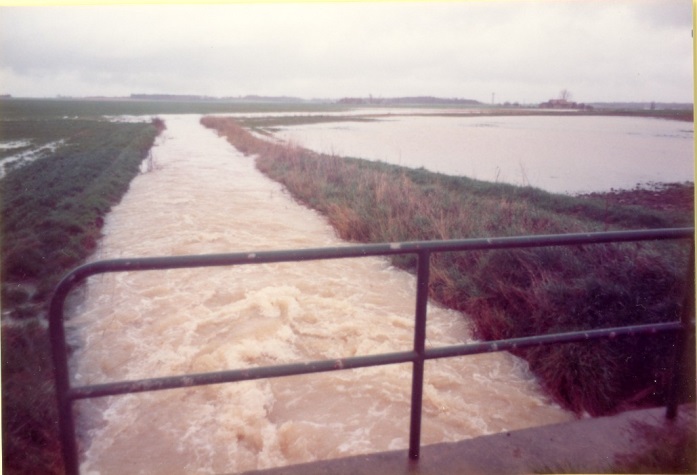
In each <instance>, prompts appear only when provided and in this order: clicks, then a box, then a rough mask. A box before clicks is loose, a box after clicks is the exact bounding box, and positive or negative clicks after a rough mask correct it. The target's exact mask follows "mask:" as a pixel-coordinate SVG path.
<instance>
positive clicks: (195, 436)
mask: <svg viewBox="0 0 697 475" xmlns="http://www.w3.org/2000/svg"><path fill="white" fill-rule="evenodd" d="M165 119H166V123H167V130H166V131H165V132H164V134H163V136H161V138H160V139H159V141H158V144H157V145H156V147H155V148H154V150H153V157H152V162H151V164H150V165H151V167H149V168H150V169H151V171H149V172H148V173H144V174H142V175H140V176H138V177H137V178H136V179H135V180H134V181H133V183H132V185H131V188H130V190H129V192H128V193H127V195H126V196H125V198H124V199H123V201H122V202H121V203H120V204H119V205H117V206H116V207H115V208H114V209H113V211H112V212H111V213H110V214H109V216H108V217H107V220H106V224H105V228H104V232H105V237H104V238H103V240H102V241H101V244H100V247H99V251H98V253H97V255H96V257H95V258H96V259H101V258H117V257H125V256H129V257H135V256H138V257H140V256H160V255H185V254H200V253H220V252H235V251H259V250H268V249H290V248H305V247H323V246H341V245H345V243H342V242H341V241H340V240H338V238H337V237H336V236H335V234H334V233H333V231H332V229H331V228H330V226H329V225H328V224H327V223H326V221H325V220H324V219H323V218H322V217H321V216H319V215H318V214H316V213H315V212H313V211H311V210H308V209H306V208H304V207H301V206H299V205H298V204H296V203H294V202H293V201H292V200H291V199H290V198H289V197H288V196H287V195H286V193H285V192H284V191H283V189H282V187H281V186H280V185H278V184H277V183H275V182H272V181H270V180H268V179H267V178H265V177H264V176H263V175H261V174H260V173H259V172H258V171H256V169H255V168H254V164H253V160H252V158H249V157H245V156H243V155H241V154H240V153H239V152H237V151H236V150H235V149H234V148H232V147H231V146H230V145H229V144H227V142H225V141H224V140H223V139H221V138H219V137H217V136H216V135H215V134H214V133H213V132H212V131H210V130H207V129H204V128H203V127H202V126H200V125H199V123H198V119H199V117H197V116H171V117H165ZM414 295H415V279H414V278H413V277H412V276H410V275H408V274H406V273H404V272H401V271H398V270H396V269H394V268H393V267H391V266H390V264H389V263H388V262H387V261H386V260H383V259H379V258H362V259H349V260H333V261H314V262H306V263H292V264H291V263H284V264H274V265H271V264H264V265H258V266H241V267H236V268H214V269H206V270H200V269H199V270H176V271H164V272H163V271H160V272H140V273H125V274H106V275H101V276H95V277H92V278H90V280H89V281H88V285H87V287H86V289H85V295H84V297H83V298H82V299H81V301H80V303H79V304H78V305H76V307H75V308H74V309H72V311H71V314H72V317H71V319H70V322H69V324H70V329H71V335H72V337H73V338H74V339H75V340H76V341H78V342H79V344H80V346H79V348H78V349H77V351H76V352H75V353H74V355H73V359H72V367H73V370H72V373H73V375H72V378H73V384H75V385H80V384H93V383H99V382H106V381H118V380H125V379H136V378H144V377H155V376H165V375H176V374H185V373H198V372H207V371H216V370H223V369H233V368H243V367H252V366H260V365H270V364H279V363H289V362H300V361H307V360H315V359H324V358H337V357H347V356H354V355H364V354H373V353H382V352H392V351H405V350H410V349H411V347H412V344H413V343H412V341H413V337H412V329H413V312H414ZM428 318H429V323H428V334H427V339H428V341H427V345H428V346H429V347H435V346H439V345H446V344H454V343H459V342H463V341H467V340H470V339H471V337H470V333H469V330H468V325H467V321H466V318H465V317H464V316H463V315H461V314H459V313H455V312H452V311H448V310H444V309H442V308H438V307H437V306H434V305H431V306H429V315H428ZM410 377H411V366H410V365H408V364H403V365H395V366H387V367H379V368H368V369H360V370H351V371H339V372H333V373H323V374H316V375H308V376H296V377H287V378H279V379H272V380H261V381H254V382H244V383H232V384H227V385H214V386H205V387H201V388H189V389H177V390H168V391H160V392H155V393H141V394H135V395H126V396H117V397H110V398H103V399H99V400H94V401H90V402H80V403H79V404H78V419H79V427H80V433H81V436H80V437H81V446H82V449H83V459H84V460H83V462H82V470H83V472H84V473H101V474H123V473H148V474H151V473H162V474H165V473H167V474H177V473H226V472H238V471H244V470H251V469H258V468H267V467H274V466H281V465H287V464H292V463H298V462H305V461H311V460H317V459H326V458H333V457H339V456H345V455H350V454H359V453H367V452H374V451H382V450H389V449H405V448H406V447H407V446H408V432H409V405H410V390H411V382H410V381H411V379H410ZM571 417H572V416H571V415H570V414H569V413H567V412H565V411H562V410H561V409H559V408H558V407H556V406H554V405H552V404H550V402H549V401H547V400H546V399H545V398H544V397H543V396H542V395H541V392H540V389H539V387H538V385H537V383H536V382H535V380H534V379H533V378H532V377H531V375H530V373H529V372H528V370H527V368H526V366H525V364H524V363H523V362H522V361H520V360H518V359H516V358H514V357H512V356H511V355H508V354H490V355H480V356H475V357H466V358H457V359H448V360H439V361H432V362H428V364H427V366H426V383H425V388H424V418H423V432H422V442H423V443H425V444H428V443H435V442H440V441H452V440H460V439H463V438H468V437H473V436H478V435H482V434H487V433H493V432H498V431H504V430H512V429H516V428H523V427H529V426H533V425H541V424H547V423H554V422H560V421H565V420H569V419H571Z"/></svg>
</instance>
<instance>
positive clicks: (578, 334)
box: [49, 228, 694, 474]
mask: <svg viewBox="0 0 697 475" xmlns="http://www.w3.org/2000/svg"><path fill="white" fill-rule="evenodd" d="M670 239H692V249H693V252H692V255H691V258H690V271H689V274H690V275H689V278H688V284H687V292H686V297H685V299H686V300H685V305H683V314H682V317H681V320H680V321H674V322H667V323H657V324H650V325H632V326H625V327H617V328H603V329H596V330H587V331H574V332H566V333H556V334H547V335H536V336H528V337H523V338H512V339H507V340H498V341H483V342H479V343H472V344H462V345H453V346H446V347H439V348H430V349H426V348H425V340H426V306H427V301H428V287H429V272H430V255H431V254H433V253H440V252H453V251H486V250H494V249H513V248H515V249H519V248H532V247H545V246H578V245H586V244H601V243H616V242H632V241H647V240H670ZM395 254H415V255H416V256H417V258H418V261H417V288H416V309H415V327H414V347H413V350H412V351H403V352H395V353H384V354H378V355H370V356H356V357H350V358H340V359H332V360H320V361H311V362H303V363H296V364H284V365H276V366H266V367H256V368H247V369H233V370H225V371H218V372H211V373H199V374H188V375H181V376H170V377H160V378H152V379H143V380H132V381H118V382H113V383H105V384H97V385H89V386H78V387H71V385H70V379H69V369H68V347H67V344H66V339H65V328H64V318H63V307H64V302H65V299H66V297H67V296H68V294H69V293H70V291H71V290H72V289H73V288H74V287H75V286H76V285H77V284H78V283H80V282H82V281H84V280H85V279H86V278H87V277H89V276H92V275H95V274H102V273H109V272H130V271H146V270H165V269H181V268H193V267H214V266H233V265H246V264H261V263H273V262H290V261H309V260H321V259H342V258H355V257H367V256H387V255H395ZM690 331H691V332H694V230H693V229H692V228H677V229H657V230H644V231H617V232H604V233H584V234H563V235H538V236H520V237H502V238H480V239H464V240H452V241H420V242H403V243H384V244H366V245H356V246H347V247H337V248H323V249H302V250H290V251H267V252H254V253H233V254H212V255H200V256H175V257H154V258H138V259H115V260H105V261H99V262H92V263H89V264H86V265H83V266H81V267H78V268H76V269H74V270H73V271H72V272H70V273H69V274H68V275H67V276H66V277H64V278H63V280H62V281H61V282H60V283H59V284H58V286H57V287H56V290H55V292H54V295H53V298H52V300H51V306H50V310H49V332H50V338H51V346H52V354H53V361H54V365H55V381H56V394H57V400H58V413H59V426H60V435H61V441H62V445H63V458H64V463H65V470H66V473H71V474H72V473H78V472H79V458H78V448H77V442H76V434H75V424H74V419H73V403H74V402H75V401H76V400H79V399H87V398H95V397H102V396H110V395H118V394H127V393H137V392H144V391H158V390H164V389H175V388H185V387H192V386H202V385H209V384H220V383H231V382H237V381H246V380H253V379H260V378H275V377H281V376H292V375H299V374H307V373H320V372H326V371H337V370H345V369H354V368H363V367H368V366H380V365H389V364H397V363H412V364H413V371H412V395H411V419H410V433H409V458H410V459H411V460H417V459H418V458H419V453H420V444H421V442H420V439H421V406H422V394H423V375H424V365H425V362H426V360H431V359H437V358H448V357H454V356H464V355H474V354H478V353H487V352H496V351H506V350H511V349H521V348H526V347H530V346H539V345H549V344H560V343H569V342H582V341H590V340H597V339H604V338H616V337H621V336H626V335H640V334H656V333H659V332H661V333H662V332H677V333H678V341H679V346H681V347H684V346H685V345H686V342H687V341H688V340H689V339H688V338H687V335H688V332H690ZM680 353H681V350H679V351H678V356H677V357H676V365H677V364H679V362H680V361H682V360H683V357H682V356H681V355H680ZM673 373H674V378H673V379H674V380H673V382H672V388H673V390H672V391H671V393H672V394H673V395H672V396H671V397H669V400H668V404H667V412H666V414H667V416H668V417H669V418H673V417H675V415H676V414H677V386H678V380H677V377H678V373H679V371H678V370H674V371H673Z"/></svg>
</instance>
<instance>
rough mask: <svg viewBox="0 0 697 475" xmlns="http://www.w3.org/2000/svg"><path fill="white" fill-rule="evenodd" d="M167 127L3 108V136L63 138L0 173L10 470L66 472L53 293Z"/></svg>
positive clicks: (34, 140)
mask: <svg viewBox="0 0 697 475" xmlns="http://www.w3.org/2000/svg"><path fill="white" fill-rule="evenodd" d="M49 109H50V108H49ZM3 114H4V111H3ZM161 126H162V124H161V123H160V122H157V121H153V122H141V123H114V122H108V121H105V120H97V119H86V118H80V119H61V118H57V117H55V116H54V115H53V114H52V113H50V111H49V110H44V111H41V113H40V114H39V113H37V111H28V112H27V113H25V114H24V115H22V114H19V113H18V112H17V111H14V115H13V117H12V119H8V118H7V117H5V116H4V115H3V116H2V121H0V142H12V141H18V140H19V141H23V142H24V143H28V144H29V145H26V146H23V147H22V148H23V149H32V148H36V147H40V146H41V145H44V144H46V143H50V142H55V141H60V146H58V147H57V148H56V149H55V150H53V151H47V152H46V153H43V154H42V155H41V156H40V157H38V158H36V159H35V160H32V161H18V162H14V164H13V165H14V166H13V167H10V168H9V169H7V170H6V172H7V173H6V175H5V176H4V178H2V179H1V180H0V199H1V202H0V210H1V213H2V214H1V216H2V221H1V223H0V232H1V235H2V245H1V255H2V282H1V284H2V316H3V327H2V389H3V391H2V412H3V421H2V422H3V426H2V427H3V469H4V472H5V473H27V474H29V473H32V474H34V473H61V472H62V462H61V459H60V444H59V439H58V436H57V432H56V430H57V425H56V406H55V400H54V398H55V396H54V392H53V376H52V375H53V366H52V363H51V359H50V350H49V344H48V337H47V331H46V326H45V320H44V317H45V315H46V312H47V306H48V300H49V298H50V295H51V292H52V290H53V288H54V287H55V285H56V284H57V282H58V280H59V279H60V277H61V276H62V275H63V274H65V273H66V272H67V271H68V270H70V269H71V268H73V267H75V266H76V265H78V264H80V263H81V262H83V261H84V259H86V258H87V257H88V256H89V255H90V253H91V252H92V251H93V250H94V249H95V247H96V244H97V241H98V239H99V237H100V236H101V225H102V223H103V218H104V216H105V215H106V213H108V211H109V209H110V208H111V206H112V205H113V204H114V203H116V202H118V201H119V200H120V199H121V196H123V194H124V193H125V192H126V191H127V189H128V186H129V183H130V182H131V180H132V179H133V177H135V175H136V174H138V173H139V166H140V163H141V161H142V160H143V159H144V158H145V156H146V155H147V153H148V151H149V150H150V148H151V146H152V144H153V142H154V139H155V137H156V136H157V134H158V133H159V131H160V130H161ZM11 151H12V152H15V153H16V152H18V150H17V149H12V150H11ZM8 155H10V154H6V155H5V156H4V158H5V159H7V156H8ZM0 163H1V162H0Z"/></svg>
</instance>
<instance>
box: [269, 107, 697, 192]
mask: <svg viewBox="0 0 697 475" xmlns="http://www.w3.org/2000/svg"><path fill="white" fill-rule="evenodd" d="M693 135H694V127H693V125H692V123H690V122H680V121H672V120H663V119H653V118H636V117H590V116H587V117H572V116H571V117H570V116H559V117H554V116H527V117H516V116H506V117H478V116H476V115H474V116H472V117H438V116H399V117H397V116H395V117H393V118H383V119H380V120H378V121H374V122H344V123H323V124H312V125H298V126H292V127H282V128H280V130H278V131H277V132H276V136H277V137H278V138H281V139H283V140H290V141H293V142H295V143H298V144H300V145H302V146H304V147H307V148H310V149H312V150H315V151H318V152H323V153H333V154H337V155H340V156H352V157H359V158H366V159H370V160H381V161H384V162H388V163H393V164H397V165H403V166H407V167H412V168H419V167H424V168H426V169H428V170H431V171H437V172H442V173H445V174H448V175H462V176H468V177H470V178H476V179H480V180H486V181H493V182H504V183H511V184H514V185H531V186H534V187H537V188H542V189H544V190H547V191H552V192H558V193H570V194H576V193H586V192H593V191H608V190H610V189H611V188H615V189H618V188H619V189H627V188H634V187H635V186H636V185H637V184H646V183H650V182H683V181H693V178H694V159H693V148H694V147H693Z"/></svg>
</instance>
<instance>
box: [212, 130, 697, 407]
mask: <svg viewBox="0 0 697 475" xmlns="http://www.w3.org/2000/svg"><path fill="white" fill-rule="evenodd" d="M202 123H203V124H204V125H205V126H207V127H211V128H214V129H216V130H218V132H219V133H220V134H221V135H224V136H226V137H227V138H228V140H229V141H230V142H231V143H232V144H233V145H234V146H235V147H237V148H238V149H239V150H241V151H242V152H243V153H246V154H255V155H256V164H257V167H258V168H259V170H261V171H262V172H263V173H265V174H266V175H268V176H269V177H271V178H273V179H274V180H277V181H280V182H281V183H283V184H284V185H285V186H286V188H287V189H288V190H289V191H290V192H291V194H292V195H293V196H294V197H295V199H296V200H298V201H299V202H301V203H303V204H305V205H307V206H309V207H311V208H314V209H316V210H318V211H320V212H321V213H323V214H324V215H326V217H327V219H328V220H329V222H330V223H331V224H332V225H333V226H334V228H335V229H336V232H337V234H338V235H339V236H340V237H342V238H343V239H346V240H349V241H356V242H393V241H407V240H433V239H456V238H458V239H459V238H471V237H490V236H513V235H527V234H552V233H571V232H591V231H602V230H607V229H618V228H623V229H630V228H647V227H668V226H674V225H686V224H691V213H683V214H668V213H660V212H658V211H655V210H648V209H643V208H641V207H619V206H609V205H608V204H607V203H604V202H602V201H599V200H589V199H579V198H573V197H568V196H561V195H553V194H550V193H546V192H543V191H541V190H536V189H532V188H520V187H515V186H509V185H501V184H492V183H485V182H480V181H476V180H470V179H467V178H462V177H450V176H445V175H441V174H436V173H431V172H427V171H425V170H422V169H421V170H411V169H407V168H402V167H397V166H392V165H387V164H384V163H379V162H370V161H365V160H358V159H351V158H341V157H335V156H326V155H320V154H316V153H314V152H311V151H308V150H305V149H302V148H300V147H297V146H293V145H284V144H278V143H271V142H268V141H265V140H262V139H260V138H257V137H255V136H253V135H251V134H249V133H248V132H247V131H246V130H245V129H244V128H243V127H241V126H240V125H239V124H237V123H235V122H234V121H233V120H232V119H229V118H214V117H205V118H203V119H202ZM687 258H688V250H687V249H686V246H685V245H681V244H676V243H661V244H655V243H642V244H604V245H593V246H577V247H563V248H542V249H525V250H501V251H491V252H470V253H447V254H439V255H436V256H433V257H432V263H431V282H430V296H431V298H433V299H435V300H436V301H438V302H440V303H442V304H443V305H446V306H448V307H450V308H454V309H457V310H461V311H463V312H465V313H466V314H467V315H468V316H469V317H470V318H471V319H472V321H473V322H474V327H475V332H476V336H478V337H479V338H482V339H499V338H510V337H520V336H526V335H532V334H543V333H550V332H557V331H569V330H582V329H591V328H599V327H612V326H620V325H628V324H633V323H650V322H659V321H670V320H676V319H678V315H679V311H680V302H681V293H682V291H683V286H684V282H683V278H684V274H685V272H686V261H687ZM394 263H395V264H396V265H397V266H399V267H401V268H404V269H407V270H412V271H413V270H414V266H415V262H414V259H413V258H412V257H396V258H395V259H394ZM672 344H673V341H672V340H671V338H669V337H654V338H650V339H649V338H640V337H636V338H633V339H627V340H622V341H617V342H614V341H613V342H596V343H588V344H566V345H561V346H556V347H544V348H537V349H531V350H526V351H519V352H518V354H519V355H520V356H522V357H524V358H526V359H527V361H528V362H529V364H530V367H531V369H532V370H533V371H534V372H535V374H536V375H537V376H538V379H539V380H540V382H541V383H542V385H543V386H544V387H545V388H546V390H547V391H548V393H549V394H550V395H551V396H552V397H553V398H554V400H556V401H557V402H558V403H560V404H562V405H563V406H564V407H566V408H568V409H570V410H573V411H575V412H577V413H582V412H584V411H587V412H589V413H590V414H593V415H599V414H607V413H611V412H613V411H616V410H618V409H620V408H622V407H625V406H627V405H631V404H637V403H644V404H645V403H657V402H660V401H661V400H662V398H663V396H664V393H665V390H666V381H667V380H668V378H669V373H670V371H669V368H670V366H671V360H670V354H671V349H672ZM692 377H693V382H694V375H692Z"/></svg>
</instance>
